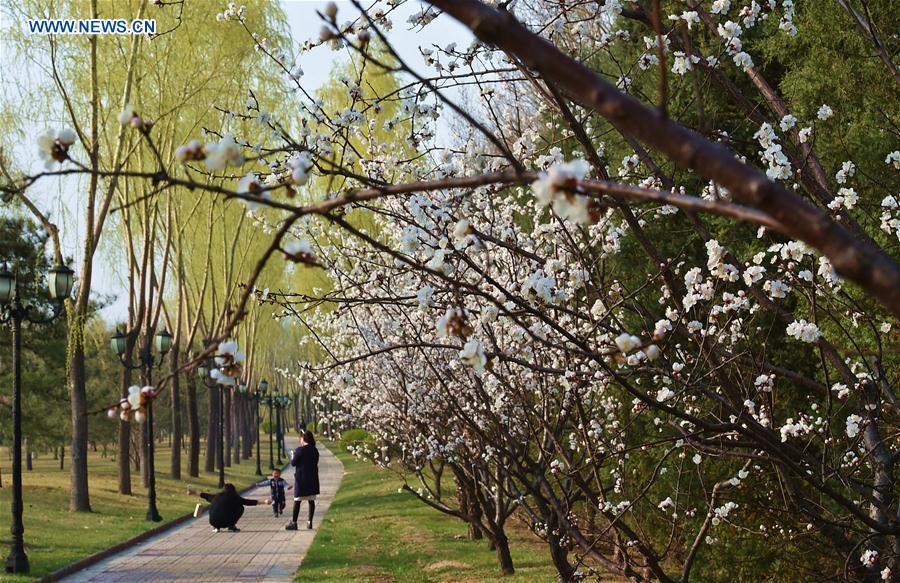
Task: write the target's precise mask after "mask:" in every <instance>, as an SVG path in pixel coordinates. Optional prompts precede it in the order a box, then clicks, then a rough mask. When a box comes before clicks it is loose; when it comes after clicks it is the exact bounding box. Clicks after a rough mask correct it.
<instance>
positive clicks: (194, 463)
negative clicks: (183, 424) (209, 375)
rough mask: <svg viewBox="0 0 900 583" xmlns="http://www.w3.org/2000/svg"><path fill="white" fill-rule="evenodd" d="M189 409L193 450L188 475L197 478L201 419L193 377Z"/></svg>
mask: <svg viewBox="0 0 900 583" xmlns="http://www.w3.org/2000/svg"><path fill="white" fill-rule="evenodd" d="M187 408H188V433H190V442H191V443H190V446H191V449H190V451H189V452H188V474H190V475H191V476H192V477H194V478H196V477H198V476H200V418H199V415H198V414H197V382H196V380H195V379H194V378H193V376H191V377H189V378H188V393H187Z"/></svg>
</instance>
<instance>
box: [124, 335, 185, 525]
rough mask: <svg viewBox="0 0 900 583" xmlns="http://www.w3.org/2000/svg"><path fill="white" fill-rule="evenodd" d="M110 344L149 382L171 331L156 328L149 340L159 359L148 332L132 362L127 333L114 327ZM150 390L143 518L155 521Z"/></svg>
mask: <svg viewBox="0 0 900 583" xmlns="http://www.w3.org/2000/svg"><path fill="white" fill-rule="evenodd" d="M109 343H110V348H112V350H113V352H115V354H116V356H118V357H119V362H120V363H121V364H122V366H124V367H125V368H127V369H129V370H136V369H141V372H142V373H143V377H144V378H143V380H144V382H145V383H146V384H147V385H148V386H149V385H150V383H151V382H152V373H153V369H154V368H159V367H160V366H162V364H163V362H164V361H165V356H166V354H167V353H168V352H169V350H170V349H171V348H172V335H171V334H169V332H168V331H167V330H166V329H165V328H163V329H162V330H160V331H158V332H157V333H156V335H155V336H154V338H153V342H152V343H153V344H155V345H156V351H157V352H158V353H159V360H158V361H157V360H156V359H154V358H153V352H152V351H151V340H150V336H149V335H147V336H146V337H145V338H144V342H143V345H142V346H141V350H140V352H139V353H138V359H139V361H140V363H139V364H138V365H132V364H131V361H130V360H127V359H126V358H125V351H126V350H127V348H128V335H127V334H125V333H123V332H121V331H118V330H117V331H116V333H115V334H113V335H112V337H111V338H110V342H109ZM153 397H154V395H153V394H148V395H147V404H146V409H147V412H146V416H147V442H146V443H145V444H144V455H145V456H146V458H145V459H146V463H147V520H149V521H151V522H159V521H161V520H162V516H160V515H159V510H158V509H157V507H156V467H155V463H154V459H153V458H154V442H153ZM138 421H139V420H138Z"/></svg>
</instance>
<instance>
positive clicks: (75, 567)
mask: <svg viewBox="0 0 900 583" xmlns="http://www.w3.org/2000/svg"><path fill="white" fill-rule="evenodd" d="M288 467H289V466H288V465H286V466H285V467H284V468H282V471H284V470H285V469H287V468H288ZM263 477H265V476H263ZM257 484H258V482H254V483H253V484H251V485H250V486H247V487H246V488H244V489H242V490H241V491H240V494H241V495H242V496H243V495H244V494H246V493H247V492H249V491H250V490H254V489H256V488H257ZM206 508H208V507H205V508H203V509H202V511H201V512H200V516H203V514H205V513H206ZM193 517H194V513H193V512H189V513H187V514H183V515H181V516H179V517H178V518H174V519H172V520H170V521H169V522H165V523H163V524H160V525H159V526H155V527H153V528H151V529H148V530H145V531H144V532H142V533H140V534H137V535H135V536H133V537H131V538H129V539H125V540H123V541H121V542H118V543H116V544H114V545H112V546H111V547H109V548H107V549H103V550H102V551H97V552H96V553H94V554H93V555H88V556H86V557H85V558H83V559H79V560H77V561H75V562H74V563H69V564H68V565H65V566H63V567H60V568H59V569H57V570H56V571H53V572H52V573H50V574H48V575H44V576H43V577H41V578H40V579H38V580H37V581H38V583H53V582H55V581H59V580H61V579H63V578H64V577H68V576H69V575H74V574H75V573H77V572H78V571H83V570H84V569H87V568H88V567H92V566H94V565H96V564H97V563H99V562H100V561H104V560H106V559H108V558H110V557H111V556H113V555H116V554H118V553H121V552H122V551H126V550H128V549H130V548H131V547H134V546H137V545H139V544H141V543H143V542H145V541H147V540H149V539H151V538H153V537H155V536H157V535H159V534H162V533H164V532H166V531H168V530H171V529H173V528H175V527H176V526H180V525H181V524H183V523H185V522H187V521H188V520H190V519H191V518H193ZM198 518H199V516H198Z"/></svg>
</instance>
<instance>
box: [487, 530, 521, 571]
mask: <svg viewBox="0 0 900 583" xmlns="http://www.w3.org/2000/svg"><path fill="white" fill-rule="evenodd" d="M491 541H492V542H493V543H494V547H495V549H496V551H497V562H498V563H499V564H500V574H501V575H512V574H513V573H515V572H516V570H515V568H514V567H513V560H512V555H511V554H510V552H509V539H508V538H506V532H504V530H503V527H500V528H499V530H498V532H497V533H495V534H494V535H493V536H492V537H491Z"/></svg>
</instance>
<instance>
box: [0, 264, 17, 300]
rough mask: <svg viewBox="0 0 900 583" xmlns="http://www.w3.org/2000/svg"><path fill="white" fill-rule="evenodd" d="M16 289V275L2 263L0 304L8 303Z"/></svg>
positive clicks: (0, 270)
mask: <svg viewBox="0 0 900 583" xmlns="http://www.w3.org/2000/svg"><path fill="white" fill-rule="evenodd" d="M15 290H16V277H15V276H14V275H13V274H12V273H11V272H10V271H9V269H8V268H7V267H6V264H5V263H4V264H3V266H2V267H0V304H8V303H9V302H11V301H12V299H13V295H14V293H15Z"/></svg>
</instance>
